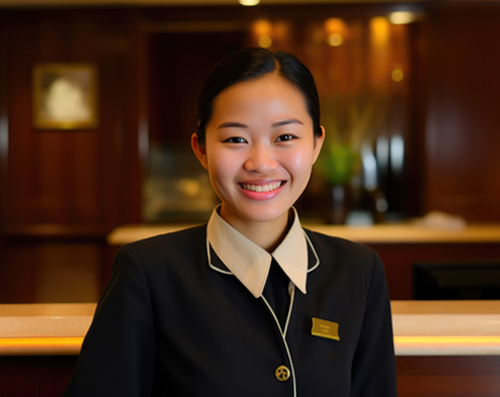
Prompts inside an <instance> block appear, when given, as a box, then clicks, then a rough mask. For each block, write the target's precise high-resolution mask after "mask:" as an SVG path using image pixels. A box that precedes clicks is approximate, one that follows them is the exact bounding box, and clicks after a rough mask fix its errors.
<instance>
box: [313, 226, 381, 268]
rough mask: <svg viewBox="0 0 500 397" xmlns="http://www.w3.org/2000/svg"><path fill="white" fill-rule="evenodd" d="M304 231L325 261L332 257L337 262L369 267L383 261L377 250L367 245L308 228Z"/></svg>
mask: <svg viewBox="0 0 500 397" xmlns="http://www.w3.org/2000/svg"><path fill="white" fill-rule="evenodd" d="M304 231H305V233H306V235H307V237H308V238H309V240H310V242H311V244H312V246H313V247H314V249H315V250H316V252H317V253H318V255H319V257H320V258H323V261H325V260H328V259H331V260H333V261H335V263H340V262H342V263H344V264H357V265H365V266H368V267H369V268H371V267H372V266H373V265H374V264H375V265H376V264H377V263H379V262H381V261H380V258H379V256H378V254H377V253H376V252H375V250H373V248H371V247H369V246H367V245H364V244H362V243H359V242H355V241H351V240H347V239H345V238H342V237H338V236H331V235H327V234H324V233H320V232H315V231H312V230H310V229H306V228H304Z"/></svg>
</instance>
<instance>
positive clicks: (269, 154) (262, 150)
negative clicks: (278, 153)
mask: <svg viewBox="0 0 500 397" xmlns="http://www.w3.org/2000/svg"><path fill="white" fill-rule="evenodd" d="M277 167H278V162H277V161H276V158H275V156H274V154H273V151H272V150H271V149H270V148H268V147H265V146H264V145H259V146H256V147H254V148H252V149H251V150H250V151H249V153H248V158H247V160H246V161H245V165H244V168H245V170H246V171H248V172H257V173H260V174H265V173H268V172H271V171H274V170H275V169H276V168H277Z"/></svg>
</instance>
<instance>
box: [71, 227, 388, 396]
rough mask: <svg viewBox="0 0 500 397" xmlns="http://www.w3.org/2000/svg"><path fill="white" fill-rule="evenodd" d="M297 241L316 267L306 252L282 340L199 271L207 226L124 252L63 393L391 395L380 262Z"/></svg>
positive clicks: (342, 245) (213, 277)
mask: <svg viewBox="0 0 500 397" xmlns="http://www.w3.org/2000/svg"><path fill="white" fill-rule="evenodd" d="M306 233H307V235H308V236H309V238H310V241H311V242H312V245H313V246H314V249H315V251H316V252H317V256H318V257H319V265H318V266H315V265H316V262H317V259H316V257H315V256H314V252H313V250H312V249H311V248H310V249H309V251H310V252H309V253H310V263H309V266H310V268H311V269H312V268H313V267H314V269H312V270H311V269H310V270H311V271H310V272H309V274H308V280H307V291H308V292H307V294H305V295H304V294H302V293H301V292H300V291H299V290H298V289H296V292H295V296H294V300H293V307H292V311H291V315H290V318H289V324H288V329H287V333H286V336H284V335H283V334H282V331H281V330H280V328H279V326H278V325H277V323H276V321H275V319H274V316H273V314H272V313H271V311H270V310H269V308H268V307H267V305H266V303H265V302H264V301H263V299H262V298H259V299H256V298H254V297H253V296H252V295H251V293H250V292H249V291H248V290H247V289H246V288H245V287H244V286H243V284H241V283H240V282H239V281H238V280H237V279H236V277H234V276H233V275H230V274H226V273H227V268H225V266H224V265H223V264H222V263H221V262H220V260H219V259H218V258H217V256H216V255H215V254H214V253H213V251H212V267H211V266H209V264H208V260H207V248H206V226H199V227H195V228H191V229H187V230H183V231H180V232H176V233H171V234H166V235H161V236H157V237H152V238H149V239H146V240H142V241H139V242H135V243H132V244H127V245H125V246H123V247H122V248H121V249H120V251H119V253H118V254H117V256H116V258H115V263H114V266H113V276H112V279H111V281H110V283H109V285H108V286H107V288H106V290H105V292H104V294H103V296H102V298H101V300H100V302H99V304H98V306H97V309H96V313H95V317H94V321H93V323H92V325H91V328H90V330H89V332H88V333H87V336H86V337H85V341H84V343H83V346H82V351H81V354H80V357H79V359H78V363H77V366H76V368H75V371H74V374H73V377H72V379H71V381H70V383H69V385H68V388H67V390H66V392H65V396H67V397H70V396H71V397H74V396H86V397H89V396H92V397H99V396H107V397H108V396H121V397H122V396H196V397H199V396H249V397H255V396H259V397H261V396H270V397H280V396H300V397H311V396H316V395H318V396H335V397H347V396H351V397H361V396H366V397H392V396H396V394H397V392H396V374H395V359H394V348H393V339H392V326H391V313H390V305H389V296H388V292H387V286H386V281H385V275H384V269H383V265H382V263H381V261H380V259H379V257H378V256H377V254H376V253H375V252H374V251H373V250H371V249H370V248H368V247H365V246H363V245H360V244H356V243H353V242H350V241H346V240H343V239H339V238H334V237H329V236H326V235H322V234H319V233H314V232H311V231H306ZM221 271H222V272H221ZM313 317H316V318H320V319H324V320H329V321H333V322H336V323H338V324H339V336H340V340H339V341H337V340H332V339H326V338H322V337H318V336H313V335H311V326H312V318H313ZM280 365H285V366H287V367H288V368H289V369H290V370H291V372H292V376H291V377H290V378H289V379H288V380H287V381H284V382H282V381H278V380H277V379H276V377H275V370H276V368H277V367H278V366H280Z"/></svg>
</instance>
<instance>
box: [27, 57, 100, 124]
mask: <svg viewBox="0 0 500 397" xmlns="http://www.w3.org/2000/svg"><path fill="white" fill-rule="evenodd" d="M33 124H34V127H35V128H38V129H60V130H72V129H92V128H96V127H97V125H98V112H97V70H96V67H95V66H94V65H93V64H85V63H78V64H77V63H40V64H36V65H34V67H33Z"/></svg>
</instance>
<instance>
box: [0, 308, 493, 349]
mask: <svg viewBox="0 0 500 397" xmlns="http://www.w3.org/2000/svg"><path fill="white" fill-rule="evenodd" d="M95 306H96V305H95V304H92V303H91V304H59V305H50V304H47V305H43V304H41V305H0V355H3V356H7V355H77V354H78V353H79V351H80V347H81V343H82V341H83V337H84V335H85V334H86V332H87V330H88V328H89V326H90V323H91V322H92V318H93V313H94V311H95ZM391 306H392V310H393V315H392V318H393V329H394V345H395V350H396V355H397V356H462V355H500V301H393V302H391Z"/></svg>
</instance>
